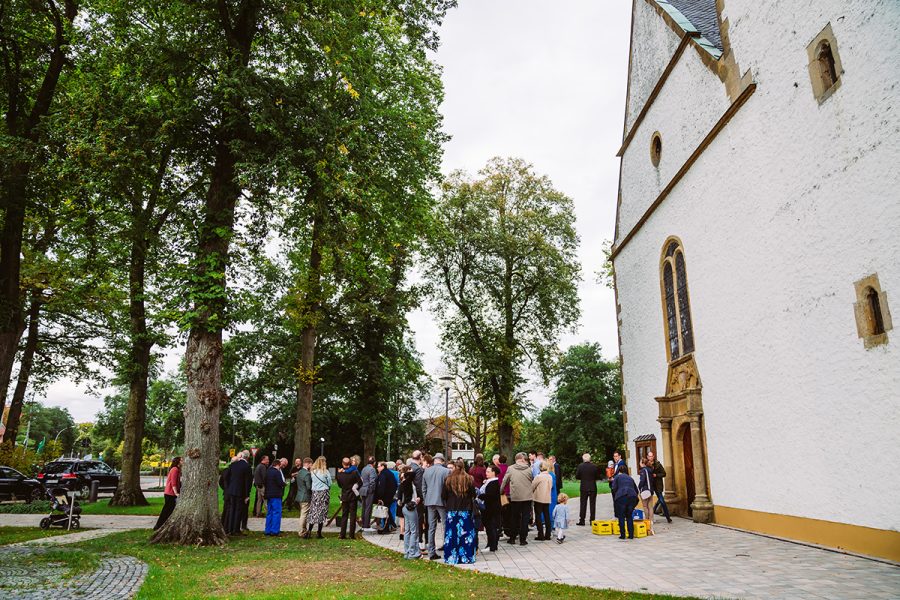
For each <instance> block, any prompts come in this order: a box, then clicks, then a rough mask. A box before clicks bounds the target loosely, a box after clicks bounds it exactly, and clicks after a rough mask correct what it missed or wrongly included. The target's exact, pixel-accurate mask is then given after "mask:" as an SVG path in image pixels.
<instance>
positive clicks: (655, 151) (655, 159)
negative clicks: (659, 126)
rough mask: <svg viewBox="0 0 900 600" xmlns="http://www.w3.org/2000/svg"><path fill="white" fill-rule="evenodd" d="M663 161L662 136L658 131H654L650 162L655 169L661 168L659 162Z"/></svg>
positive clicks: (651, 138)
mask: <svg viewBox="0 0 900 600" xmlns="http://www.w3.org/2000/svg"><path fill="white" fill-rule="evenodd" d="M657 144H658V146H657ZM661 159H662V136H661V135H660V133H659V132H658V131H654V132H653V135H651V136H650V162H651V163H653V166H654V167H659V161H660V160H661Z"/></svg>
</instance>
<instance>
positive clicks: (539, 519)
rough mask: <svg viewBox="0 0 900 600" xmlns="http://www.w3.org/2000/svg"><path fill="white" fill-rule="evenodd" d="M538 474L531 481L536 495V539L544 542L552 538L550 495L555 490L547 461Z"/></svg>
mask: <svg viewBox="0 0 900 600" xmlns="http://www.w3.org/2000/svg"><path fill="white" fill-rule="evenodd" d="M538 468H539V469H540V471H539V473H538V476H537V477H535V478H534V481H532V482H531V493H532V494H533V496H534V525H535V527H537V537H536V538H534V539H535V540H537V541H539V542H542V541H544V540H549V539H550V500H551V498H550V495H551V491H552V490H553V478H552V477H551V476H550V473H549V472H548V471H547V463H545V462H542V463H541V464H540V466H539V467H538Z"/></svg>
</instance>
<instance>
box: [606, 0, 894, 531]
mask: <svg viewBox="0 0 900 600" xmlns="http://www.w3.org/2000/svg"><path fill="white" fill-rule="evenodd" d="M725 10H726V16H727V17H728V18H729V21H730V23H731V27H732V28H731V32H730V33H731V41H732V44H733V48H734V53H735V57H736V59H737V61H738V64H739V65H740V66H741V71H743V70H745V69H747V68H750V69H751V72H752V74H753V77H754V80H755V81H756V82H757V83H758V88H757V91H756V93H755V94H754V95H753V96H752V97H750V99H749V100H748V101H747V103H746V104H745V105H744V106H743V108H741V110H740V111H738V113H737V114H736V115H735V117H734V118H733V119H732V121H731V122H730V123H729V124H728V125H727V126H726V128H725V129H724V130H723V131H722V133H721V134H720V135H719V136H718V137H717V138H716V140H715V141H714V142H713V143H712V144H711V145H710V147H709V148H707V150H706V151H705V152H704V154H703V155H702V156H701V158H700V159H699V160H698V161H697V162H696V163H695V164H694V165H693V167H692V168H691V170H690V171H689V173H688V174H687V175H686V176H685V177H684V179H682V181H681V182H679V184H678V185H677V186H676V187H675V189H674V190H673V192H672V194H671V195H670V196H669V197H668V198H667V199H666V201H665V202H663V203H662V205H661V206H660V207H659V208H658V209H657V210H656V212H655V213H654V214H653V216H652V217H651V218H650V219H649V220H648V221H647V223H646V224H645V225H644V227H643V228H642V229H641V231H640V233H639V234H638V235H636V236H635V237H634V238H633V239H632V241H631V242H630V243H629V244H628V245H627V246H626V247H625V248H624V250H623V251H622V252H621V253H620V254H619V255H618V257H617V258H616V261H615V266H616V279H617V284H618V301H619V304H620V306H621V313H620V318H621V322H622V325H621V328H620V335H621V353H622V357H623V361H624V362H623V374H624V391H625V395H626V400H627V404H626V410H627V412H628V431H627V438H628V443H629V447H630V449H631V451H632V452H633V445H632V443H631V440H632V439H633V438H634V437H636V436H638V435H641V434H645V433H655V434H656V436H657V438H660V439H661V434H660V429H659V425H658V424H657V422H656V416H657V414H658V410H657V405H656V402H655V401H654V397H655V396H660V395H662V394H663V393H664V390H665V378H666V357H665V336H664V329H663V321H662V309H661V303H660V297H659V296H660V290H659V255H660V250H661V247H662V244H663V242H664V240H665V239H666V238H667V237H668V236H669V235H677V236H679V237H680V238H681V240H682V242H683V243H684V250H685V258H686V260H687V272H688V282H689V286H690V296H691V304H692V317H693V321H694V335H695V341H696V353H695V357H696V362H697V366H698V369H699V373H700V377H701V379H702V382H703V406H704V418H705V423H706V435H707V450H708V461H709V467H710V488H711V496H712V500H713V502H714V503H715V504H716V505H720V506H729V507H735V508H744V509H750V510H757V511H764V512H770V513H778V514H788V515H796V516H802V517H808V518H815V519H823V520H828V521H837V522H842V523H849V524H854V525H863V526H868V527H874V528H878V529H891V530H900V515H898V514H897V513H896V511H895V510H894V507H893V505H892V504H891V503H890V502H879V501H878V500H877V499H878V498H893V497H897V496H898V495H900V480H898V479H896V478H893V477H890V476H889V475H887V471H886V469H885V462H884V461H887V463H888V464H890V460H891V458H890V457H891V456H892V452H893V450H894V449H895V448H897V447H900V327H897V328H895V329H894V330H893V331H891V332H889V333H888V335H889V338H890V341H889V343H888V344H887V345H886V346H880V347H876V348H873V349H870V350H866V349H865V348H864V347H863V343H862V340H860V339H859V338H858V337H857V333H856V324H855V320H854V313H853V302H854V301H855V295H854V288H853V283H854V281H856V280H858V279H860V278H862V277H864V276H866V275H869V274H871V273H876V272H877V273H878V276H879V279H880V282H881V285H882V288H883V289H884V290H885V291H886V292H887V295H888V298H889V301H890V307H891V309H892V314H893V316H894V320H895V322H898V323H900V168H898V167H897V159H898V157H900V86H898V85H897V81H898V80H900V69H898V66H897V56H900V36H897V35H896V32H897V31H900V10H898V8H897V4H896V3H893V2H877V3H871V2H870V3H852V4H848V3H845V2H838V1H837V0H829V1H818V2H796V1H791V2H788V1H784V0H782V1H769V2H759V1H758V0H756V1H754V2H749V1H745V0H740V1H737V0H726V2H725ZM656 18H658V17H656ZM829 21H830V22H831V26H832V28H833V30H834V33H835V36H836V39H837V43H838V50H839V53H840V57H841V61H842V63H843V67H844V71H845V72H844V73H843V75H842V76H841V79H842V83H841V87H840V88H839V89H838V90H837V91H836V92H835V93H834V94H833V95H832V96H831V98H829V99H828V100H827V101H826V102H824V103H823V104H821V105H819V104H818V103H817V102H816V100H815V98H814V97H813V94H812V91H811V86H810V81H809V75H808V71H807V54H806V45H807V44H808V42H809V41H810V40H812V39H813V38H814V37H815V36H816V35H817V34H818V33H819V31H820V30H821V29H822V28H823V27H824V26H825V25H826V23H828V22H829ZM776 23H777V26H775V24H776ZM686 56H687V53H686ZM673 75H675V73H673ZM795 83H796V86H795ZM697 85H700V86H701V87H702V82H699V81H698V82H697ZM667 87H668V86H667ZM676 89H679V88H677V87H676V86H672V87H671V88H670V89H669V90H668V91H672V90H676ZM666 93H667V90H665V89H664V93H663V95H665V94H666ZM723 93H724V92H723ZM676 100H677V99H676ZM681 100H682V102H681V103H679V102H677V101H671V102H669V104H668V106H669V108H667V109H665V110H666V111H670V114H668V115H663V114H661V115H660V118H661V119H662V120H663V121H665V118H666V117H668V119H671V120H672V121H673V122H678V120H679V119H680V118H681V115H680V114H679V113H680V111H683V110H685V108H684V107H685V106H687V105H689V104H690V102H691V99H690V97H685V98H682V99H681ZM660 106H661V107H662V106H663V104H662V102H661V104H660ZM679 107H680V108H679ZM660 112H661V113H662V112H664V111H663V109H662V108H661V109H660ZM697 123H698V127H697V129H698V130H697V131H694V132H690V131H688V132H685V133H684V135H685V137H686V139H687V138H690V137H691V136H696V135H699V134H700V133H704V134H705V130H706V129H708V127H706V126H705V125H701V124H700V121H699V120H698V121H697ZM679 131H681V130H679ZM669 137H670V138H671V137H672V136H671V135H670V136H669ZM673 141H674V140H673ZM665 142H666V139H665V137H664V152H665V151H666V149H667V147H666V145H665ZM642 145H643V144H642ZM673 145H677V144H673V142H671V141H670V142H669V144H668V148H669V149H670V148H671V147H672V146H673ZM644 156H645V158H646V163H647V164H648V165H649V162H650V159H649V153H646V152H645V153H644ZM646 171H647V169H646V166H645V165H644V166H642V165H640V164H639V162H638V161H635V162H634V163H632V162H631V161H630V160H628V159H627V157H626V160H625V162H624V163H623V171H622V194H623V202H622V204H623V207H622V208H621V211H622V212H623V213H627V212H628V211H629V210H631V206H630V204H631V202H632V199H633V201H634V203H636V204H640V203H642V202H646V198H644V197H643V195H644V194H646V193H647V192H646V191H644V190H647V189H652V186H650V185H649V184H648V183H647V182H646V179H647V175H646ZM664 184H665V182H662V185H664ZM654 185H656V184H654ZM650 193H651V194H652V192H650ZM651 201H652V199H651ZM626 203H628V204H629V206H628V207H625V206H624V205H625V204H626ZM635 212H642V210H640V209H636V210H635ZM626 232H627V229H622V230H620V235H624V233H626ZM632 460H633V458H632ZM631 466H632V467H634V465H633V464H632V465H631Z"/></svg>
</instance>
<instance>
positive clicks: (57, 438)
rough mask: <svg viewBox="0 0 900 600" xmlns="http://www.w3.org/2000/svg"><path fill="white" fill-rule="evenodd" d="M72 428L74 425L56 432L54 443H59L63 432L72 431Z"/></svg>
mask: <svg viewBox="0 0 900 600" xmlns="http://www.w3.org/2000/svg"><path fill="white" fill-rule="evenodd" d="M72 427H74V425H69V426H68V427H63V428H62V429H60V430H59V431H57V432H56V437H55V438H53V441H54V442H58V441H59V434H60V433H62V432H63V431H66V430H67V429H72Z"/></svg>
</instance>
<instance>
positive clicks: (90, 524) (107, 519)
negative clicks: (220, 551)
mask: <svg viewBox="0 0 900 600" xmlns="http://www.w3.org/2000/svg"><path fill="white" fill-rule="evenodd" d="M294 514H297V513H296V512H295V513H294ZM46 516H47V515H46V513H41V514H35V515H3V514H0V527H37V526H38V525H39V524H40V522H41V519H42V518H43V517H46ZM156 518H157V517H155V516H151V515H148V516H142V515H81V528H82V529H115V530H127V529H153V526H154V525H156ZM247 526H248V527H249V528H250V531H265V529H266V520H265V519H257V518H254V517H250V519H249V520H248V521H247ZM299 528H300V519H298V518H297V517H290V518H283V519H281V534H282V535H285V534H286V533H292V534H293V533H296V532H297V530H298V529H299ZM323 531H330V532H336V531H339V528H338V527H337V526H335V525H332V526H331V527H325V528H324V529H323ZM63 537H68V536H63Z"/></svg>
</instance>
